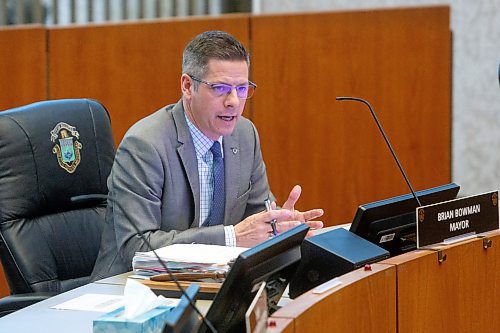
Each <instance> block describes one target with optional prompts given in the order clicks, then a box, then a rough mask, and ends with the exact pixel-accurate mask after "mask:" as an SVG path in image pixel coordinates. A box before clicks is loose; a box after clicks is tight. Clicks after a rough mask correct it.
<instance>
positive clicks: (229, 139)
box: [223, 129, 241, 225]
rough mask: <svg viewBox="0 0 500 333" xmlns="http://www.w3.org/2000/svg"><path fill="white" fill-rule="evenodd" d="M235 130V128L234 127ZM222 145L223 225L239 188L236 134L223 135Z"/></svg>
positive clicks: (238, 147)
mask: <svg viewBox="0 0 500 333" xmlns="http://www.w3.org/2000/svg"><path fill="white" fill-rule="evenodd" d="M235 131H236V129H235ZM223 145H224V172H225V175H224V185H225V192H226V206H225V211H224V225H226V223H228V221H227V219H228V217H229V216H230V210H231V208H232V207H233V206H234V204H235V201H236V198H237V197H238V189H239V188H240V184H239V181H240V170H241V160H240V144H239V141H238V140H237V139H236V135H235V134H234V132H233V134H231V135H229V136H225V137H224V140H223Z"/></svg>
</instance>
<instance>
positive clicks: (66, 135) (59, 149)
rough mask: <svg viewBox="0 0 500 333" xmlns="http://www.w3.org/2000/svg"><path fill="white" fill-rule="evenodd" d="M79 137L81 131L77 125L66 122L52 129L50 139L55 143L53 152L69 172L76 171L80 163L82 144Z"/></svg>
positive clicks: (62, 166)
mask: <svg viewBox="0 0 500 333" xmlns="http://www.w3.org/2000/svg"><path fill="white" fill-rule="evenodd" d="M78 139H80V133H78V131H77V130H76V127H73V126H70V125H68V124H66V123H59V124H57V125H56V127H54V129H53V130H52V131H50V140H51V141H52V142H54V143H55V146H54V148H52V153H54V154H56V156H57V162H58V163H59V166H60V167H61V168H63V169H64V170H66V171H67V172H69V173H73V172H75V170H76V168H77V167H78V165H79V164H80V159H81V157H80V149H82V144H81V143H80V142H79V141H78Z"/></svg>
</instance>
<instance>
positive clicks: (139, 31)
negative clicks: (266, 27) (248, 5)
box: [49, 15, 249, 144]
mask: <svg viewBox="0 0 500 333" xmlns="http://www.w3.org/2000/svg"><path fill="white" fill-rule="evenodd" d="M248 24H249V23H248V17H247V16H245V15H234V16H224V17H219V18H214V17H209V18H189V19H172V20H168V21H151V22H141V23H121V24H106V25H89V26H83V27H78V26H75V27H68V28H53V29H50V30H49V36H50V47H49V51H50V97H51V98H74V97H89V98H95V99H97V100H99V101H100V102H102V103H103V104H104V105H105V106H106V108H107V109H108V110H109V112H110V114H111V124H112V128H113V133H114V137H115V143H116V144H118V143H119V142H120V140H121V138H122V137H123V135H124V134H125V132H126V131H127V129H128V128H129V127H130V126H131V125H132V124H134V123H135V122H136V121H137V120H139V119H141V118H143V117H145V116H147V115H149V114H151V113H153V112H154V111H156V110H158V109H159V108H161V107H163V106H165V105H167V104H171V103H175V102H177V101H178V100H179V99H180V96H181V93H180V75H181V65H182V50H183V49H184V47H185V45H186V44H187V42H189V40H191V39H192V38H193V37H194V36H196V35H197V34H199V33H201V32H203V31H205V30H214V29H221V30H225V31H228V32H230V33H232V34H233V35H235V36H236V37H237V38H238V39H240V40H241V41H242V43H244V44H245V45H248V44H249V43H248V29H249V28H248Z"/></svg>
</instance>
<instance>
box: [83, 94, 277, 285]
mask: <svg viewBox="0 0 500 333" xmlns="http://www.w3.org/2000/svg"><path fill="white" fill-rule="evenodd" d="M223 149H224V167H225V187H226V191H225V192H226V206H225V217H224V225H231V224H232V225H234V224H236V223H238V222H240V221H242V220H243V219H245V218H246V217H247V216H250V215H252V214H255V213H257V212H260V211H262V210H264V209H265V206H264V200H265V199H266V198H267V197H268V196H270V197H271V199H274V197H273V196H272V194H271V193H270V191H269V184H268V181H267V175H266V168H265V165H264V162H263V160H262V153H261V150H260V143H259V137H258V134H257V130H256V129H255V126H254V125H253V124H252V122H250V121H249V120H248V119H246V118H244V117H240V119H239V121H238V123H237V125H236V127H235V129H234V131H233V133H232V134H231V135H229V136H226V137H224V139H223ZM108 189H109V197H108V209H107V213H106V224H105V226H104V231H103V234H102V239H101V247H100V251H99V255H98V258H97V261H96V265H95V267H94V272H93V273H92V278H91V279H92V280H96V279H100V278H103V277H107V276H112V275H116V274H120V273H123V272H126V271H129V270H131V269H132V258H133V256H134V253H135V252H136V251H149V249H148V248H147V246H146V244H145V243H144V242H143V241H142V240H141V239H140V237H138V236H137V232H136V231H135V229H134V227H133V226H132V224H134V225H136V226H137V227H138V228H139V229H140V231H141V232H142V234H143V235H144V236H145V237H147V239H148V240H149V242H150V243H151V245H152V246H153V247H154V248H160V247H163V246H166V245H169V244H174V243H193V242H194V243H203V244H219V245H224V244H225V239H224V228H223V226H222V225H217V226H211V227H203V228H198V224H199V216H200V191H199V176H198V163H197V160H196V152H195V148H194V144H193V140H192V138H191V134H190V132H189V128H188V125H187V122H186V119H185V116H184V109H183V106H182V102H178V103H177V104H173V105H169V106H166V107H164V108H162V109H160V110H158V111H156V112H155V113H153V114H152V115H150V116H148V117H146V118H144V119H142V120H140V121H139V122H137V123H136V124H135V125H134V126H132V127H131V128H130V129H129V131H128V132H127V133H126V134H125V136H124V138H123V140H122V142H121V143H120V146H119V147H118V150H117V153H116V157H115V161H114V164H113V168H112V170H111V174H110V176H109V178H108Z"/></svg>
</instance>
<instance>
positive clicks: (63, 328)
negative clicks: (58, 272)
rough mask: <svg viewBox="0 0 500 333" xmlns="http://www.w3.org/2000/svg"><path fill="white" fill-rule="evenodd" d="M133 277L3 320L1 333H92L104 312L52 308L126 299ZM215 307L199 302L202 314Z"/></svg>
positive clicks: (63, 296)
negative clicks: (88, 297)
mask: <svg viewBox="0 0 500 333" xmlns="http://www.w3.org/2000/svg"><path fill="white" fill-rule="evenodd" d="M129 274H130V273H125V274H121V275H117V276H115V277H111V278H107V279H103V280H99V281H97V282H94V283H91V284H88V285H85V286H82V287H79V288H76V289H73V290H70V291H67V292H65V293H62V294H59V295H57V296H54V297H51V298H49V299H47V300H44V301H42V302H39V303H36V304H34V305H31V306H29V307H27V308H24V309H21V310H19V311H16V312H14V313H12V314H10V315H7V316H5V317H2V318H0V332H20V333H22V332H40V333H55V332H72V333H92V321H93V320H94V319H96V318H98V317H100V316H102V315H103V313H102V312H91V311H71V310H56V309H51V307H52V306H54V305H57V304H60V303H63V302H65V301H68V300H70V299H73V298H76V297H78V296H81V295H84V294H107V295H123V289H124V286H125V282H126V279H127V276H128V275H129ZM211 303H212V302H211V301H207V300H198V301H196V305H197V306H198V308H199V309H200V311H201V312H202V313H207V311H208V309H209V307H210V304H211ZM77 323H78V324H77Z"/></svg>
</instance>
